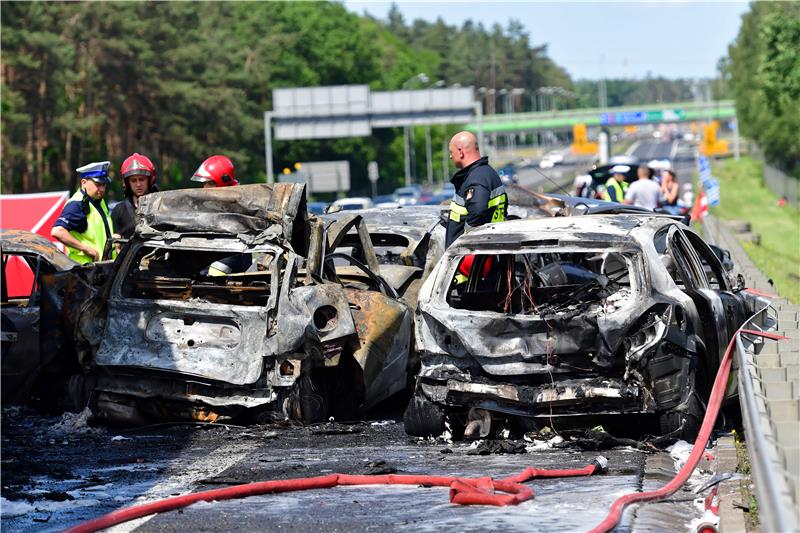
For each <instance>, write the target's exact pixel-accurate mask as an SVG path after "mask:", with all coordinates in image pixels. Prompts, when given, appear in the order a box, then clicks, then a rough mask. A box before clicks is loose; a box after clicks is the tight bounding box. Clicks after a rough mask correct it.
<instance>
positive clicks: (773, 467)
mask: <svg viewBox="0 0 800 533" xmlns="http://www.w3.org/2000/svg"><path fill="white" fill-rule="evenodd" d="M752 306H753V311H754V312H755V311H757V310H758V309H761V311H758V313H757V315H756V317H754V319H753V320H752V321H751V323H750V326H751V327H752V329H759V330H762V331H775V330H777V328H778V319H777V316H775V317H772V316H770V314H769V310H770V309H773V308H772V307H771V306H770V303H769V300H767V299H765V298H762V297H757V296H754V297H753V298H752ZM763 342H764V341H763V340H762V341H761V342H755V340H754V339H750V338H748V337H747V336H746V335H737V337H736V341H735V343H736V351H735V353H736V361H737V362H738V366H739V368H738V371H737V374H738V376H737V377H738V381H739V404H740V406H741V410H742V423H743V424H744V427H745V430H746V435H747V454H748V456H749V458H750V475H751V477H752V479H753V482H754V484H755V494H756V499H757V501H758V516H759V520H760V522H761V524H762V526H763V529H764V530H765V531H768V532H773V531H775V532H785V531H798V530H800V519H798V516H797V510H796V509H795V508H794V505H793V504H792V498H791V496H790V494H791V489H790V487H789V485H788V483H787V480H786V477H785V476H784V475H783V467H782V466H781V464H782V463H781V460H780V457H779V455H778V453H779V452H778V449H777V439H776V436H775V434H774V432H773V428H772V425H771V424H770V421H769V418H768V415H769V413H768V408H767V404H766V401H765V398H764V396H763V395H762V393H761V390H762V389H761V384H760V378H759V377H757V376H758V373H757V369H756V366H755V355H756V353H755V348H756V347H757V346H758V345H759V344H762V345H763ZM756 380H758V381H759V383H756Z"/></svg>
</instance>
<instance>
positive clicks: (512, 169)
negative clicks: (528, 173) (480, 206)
mask: <svg viewBox="0 0 800 533" xmlns="http://www.w3.org/2000/svg"><path fill="white" fill-rule="evenodd" d="M497 174H498V175H499V176H500V180H501V181H502V182H503V184H508V183H518V182H519V176H518V175H517V167H516V165H512V164H508V165H503V166H502V167H500V168H498V169H497Z"/></svg>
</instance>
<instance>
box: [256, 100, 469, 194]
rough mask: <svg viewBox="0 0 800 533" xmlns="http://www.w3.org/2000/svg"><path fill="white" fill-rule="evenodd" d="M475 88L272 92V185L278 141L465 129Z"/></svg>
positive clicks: (268, 119) (268, 153)
mask: <svg viewBox="0 0 800 533" xmlns="http://www.w3.org/2000/svg"><path fill="white" fill-rule="evenodd" d="M474 100H475V99H474V95H473V90H472V87H447V88H432V89H421V90H408V91H371V90H370V88H369V86H367V85H333V86H326V87H295V88H288V89H274V90H273V91H272V102H273V110H272V111H266V112H265V113H264V141H265V145H266V146H265V158H266V164H267V169H266V170H267V181H268V182H269V183H273V182H274V180H275V176H274V173H273V169H272V138H273V131H272V129H273V127H274V129H275V131H274V137H275V139H277V140H297V139H332V138H341V137H364V136H367V135H371V134H372V129H373V128H395V127H401V126H427V125H435V124H464V123H467V122H469V121H471V120H472V119H473V118H474V117H475V116H476V115H477V116H478V121H479V123H480V121H481V118H480V114H481V112H480V104H476V103H475V101H474Z"/></svg>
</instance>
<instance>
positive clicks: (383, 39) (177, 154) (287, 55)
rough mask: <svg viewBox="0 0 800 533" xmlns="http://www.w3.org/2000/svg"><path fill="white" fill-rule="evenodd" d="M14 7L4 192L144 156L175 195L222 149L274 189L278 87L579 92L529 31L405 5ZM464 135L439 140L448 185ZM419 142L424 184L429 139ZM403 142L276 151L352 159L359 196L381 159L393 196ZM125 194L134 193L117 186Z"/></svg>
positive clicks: (71, 184) (5, 42)
mask: <svg viewBox="0 0 800 533" xmlns="http://www.w3.org/2000/svg"><path fill="white" fill-rule="evenodd" d="M0 10H1V12H0V16H2V22H3V28H2V30H3V31H2V34H0V39H1V41H2V42H1V43H0V45H1V46H2V53H3V61H2V69H3V75H2V99H0V105H2V153H3V158H2V163H0V165H1V166H2V182H3V192H29V191H44V190H59V189H65V188H68V189H74V188H75V187H76V182H75V173H74V169H75V168H76V167H77V166H79V165H81V164H83V163H86V162H89V161H91V160H103V159H109V160H111V161H112V163H113V164H114V167H115V169H116V168H118V167H117V165H118V164H119V163H120V162H121V161H122V160H123V159H124V158H125V157H126V156H127V155H128V154H130V153H131V152H134V151H138V152H142V153H145V154H147V155H148V156H150V157H151V158H152V159H153V160H154V161H155V163H156V165H157V167H158V168H159V169H160V170H159V181H160V186H161V188H162V189H170V188H176V187H185V186H187V185H188V176H189V175H190V174H191V173H192V172H193V171H194V169H195V168H197V166H198V165H199V164H200V162H201V161H202V160H203V159H205V158H206V157H208V156H209V155H212V154H215V153H224V154H226V155H228V156H229V157H231V159H233V161H234V163H235V164H236V171H237V177H239V178H240V181H242V182H244V183H248V182H256V181H263V180H264V179H265V173H266V172H265V169H264V164H263V161H264V159H263V157H264V156H263V154H264V144H263V143H264V136H263V123H262V117H263V112H264V111H265V110H267V109H271V108H272V90H273V89H274V88H277V87H292V86H315V85H337V84H351V83H366V84H369V85H370V86H371V87H372V88H374V89H376V90H391V89H399V88H401V87H402V86H403V84H404V83H405V82H406V81H407V80H409V78H412V77H413V76H415V75H416V74H417V73H419V72H425V73H427V74H428V76H429V77H430V79H431V82H434V81H437V80H440V79H441V80H445V81H446V83H447V84H448V85H452V84H455V83H460V84H462V85H464V86H468V85H473V86H475V87H488V88H492V87H493V88H496V89H498V90H499V89H501V88H504V87H505V88H511V87H521V88H524V89H525V90H526V93H525V96H523V97H517V98H518V100H517V101H516V102H515V104H516V108H517V109H518V110H519V109H528V108H530V97H531V95H532V94H533V92H534V91H535V89H536V88H537V87H539V86H541V85H561V86H563V87H565V88H568V89H569V88H571V87H572V85H571V81H570V79H569V77H568V76H567V74H566V72H565V71H564V70H563V69H561V68H560V67H559V66H557V65H555V64H554V63H553V62H552V61H551V60H550V59H549V58H547V56H546V48H545V47H543V46H541V47H534V46H532V45H531V43H530V40H529V37H528V35H527V34H526V33H525V32H524V30H523V27H522V25H521V24H520V23H519V22H511V23H510V24H509V25H508V27H507V28H501V27H500V26H493V27H492V28H484V27H483V25H481V24H479V23H477V24H476V23H473V22H471V21H470V22H467V23H465V24H464V25H463V26H462V27H461V28H457V27H455V26H451V25H448V24H445V23H444V22H443V21H442V20H438V21H436V22H432V23H429V22H424V21H420V20H417V21H414V22H413V23H409V24H407V23H406V22H404V21H403V20H402V17H400V16H399V13H398V12H397V10H394V11H393V12H392V13H391V14H390V17H389V19H388V20H387V21H380V20H375V19H372V18H370V17H362V16H359V15H356V14H353V13H350V12H349V11H347V10H346V9H345V7H344V6H343V5H342V4H340V3H333V2H28V3H25V2H2V4H0ZM411 87H413V88H421V87H423V85H422V84H419V83H418V84H417V85H411ZM487 98H488V96H487ZM498 100H499V98H498ZM487 106H489V103H488V101H487ZM456 128H458V126H455V125H454V126H452V127H449V128H447V127H442V126H440V127H433V128H431V130H430V131H431V146H432V163H433V170H434V176H435V178H436V179H437V180H438V179H440V177H441V175H442V166H443V164H444V163H443V161H442V145H443V143H444V142H445V141H446V140H447V138H448V137H449V135H451V134H452V133H453V132H454V131H455V130H456ZM413 138H414V150H415V153H416V161H415V167H414V174H415V175H416V176H417V178H418V179H419V180H420V181H422V180H424V179H425V177H426V175H427V169H426V157H425V151H426V150H425V149H426V146H425V129H424V128H415V129H414V130H413ZM402 139H403V133H402V130H400V129H397V130H376V131H375V132H374V134H373V136H372V137H370V138H359V139H336V140H321V141H299V142H291V143H289V142H276V143H275V170H276V171H280V170H281V169H282V168H284V167H288V166H291V165H292V164H293V163H294V162H296V161H319V160H333V159H348V160H349V161H350V162H351V170H352V176H353V179H352V188H353V192H356V193H360V194H366V193H368V192H369V190H370V186H369V182H368V181H367V178H366V163H367V161H370V160H373V159H375V160H378V161H379V162H380V165H381V167H380V168H381V183H380V190H381V192H390V191H391V190H393V189H394V188H395V187H396V186H398V185H400V184H402V181H403V143H402ZM114 187H115V189H116V193H117V195H119V191H120V184H119V183H118V180H117V183H115V185H114Z"/></svg>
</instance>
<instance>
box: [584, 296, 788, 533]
mask: <svg viewBox="0 0 800 533" xmlns="http://www.w3.org/2000/svg"><path fill="white" fill-rule="evenodd" d="M762 311H764V309H762V310H761V311H759V313H761V312H762ZM759 313H756V314H755V315H753V316H752V317H750V319H748V320H747V322H745V323H744V324H743V325H742V327H740V328H739V329H738V330H736V333H734V334H733V337H731V341H730V342H729V343H728V348H727V349H726V350H725V356H724V357H723V358H722V362H721V363H720V365H719V370H718V371H717V377H716V378H715V379H714V387H713V388H712V389H711V397H710V398H709V400H708V407H707V408H706V414H705V417H704V418H703V424H702V425H701V426H700V431H699V433H698V434H697V439H696V440H695V441H694V446H693V447H692V451H691V453H690V454H689V458H688V459H687V460H686V464H684V465H683V468H681V469H680V471H679V472H678V473H677V474H676V475H675V477H674V478H672V480H671V481H670V482H669V483H667V484H666V485H664V486H663V487H661V488H660V489H657V490H651V491H648V492H634V493H631V494H626V495H624V496H621V497H619V498H618V499H617V500H616V501H615V502H614V503H613V504H611V511H610V512H609V513H608V515H607V516H606V517H605V519H604V520H603V521H602V522H600V524H598V525H597V526H596V527H595V528H594V529H592V530H591V531H590V532H589V533H606V532H607V531H611V530H612V529H613V528H614V527H616V525H617V524H618V523H619V520H620V518H621V517H622V511H623V510H624V509H625V507H627V506H628V505H630V504H632V503H636V502H654V501H659V500H663V499H666V498H668V497H670V496H672V495H673V494H674V493H675V491H677V490H678V489H679V488H681V486H683V484H684V483H686V480H687V479H689V476H690V475H691V474H692V472H694V469H695V468H696V467H697V463H699V462H700V459H701V458H702V456H703V451H704V450H705V448H706V443H707V442H708V439H709V438H710V437H711V430H712V429H714V423H715V422H716V420H717V415H718V414H719V408H720V406H721V405H722V399H723V396H724V395H725V388H726V387H727V384H728V374H729V373H730V370H731V361H732V359H733V347H734V344H735V342H736V336H737V335H739V334H741V333H746V334H749V335H757V336H759V337H767V338H769V339H773V340H782V339H786V338H787V337H784V336H782V335H777V334H775V333H768V332H765V331H754V330H750V329H744V326H745V325H747V324H748V323H749V322H750V320H752V319H753V318H754V317H755V316H756V315H758V314H759Z"/></svg>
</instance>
